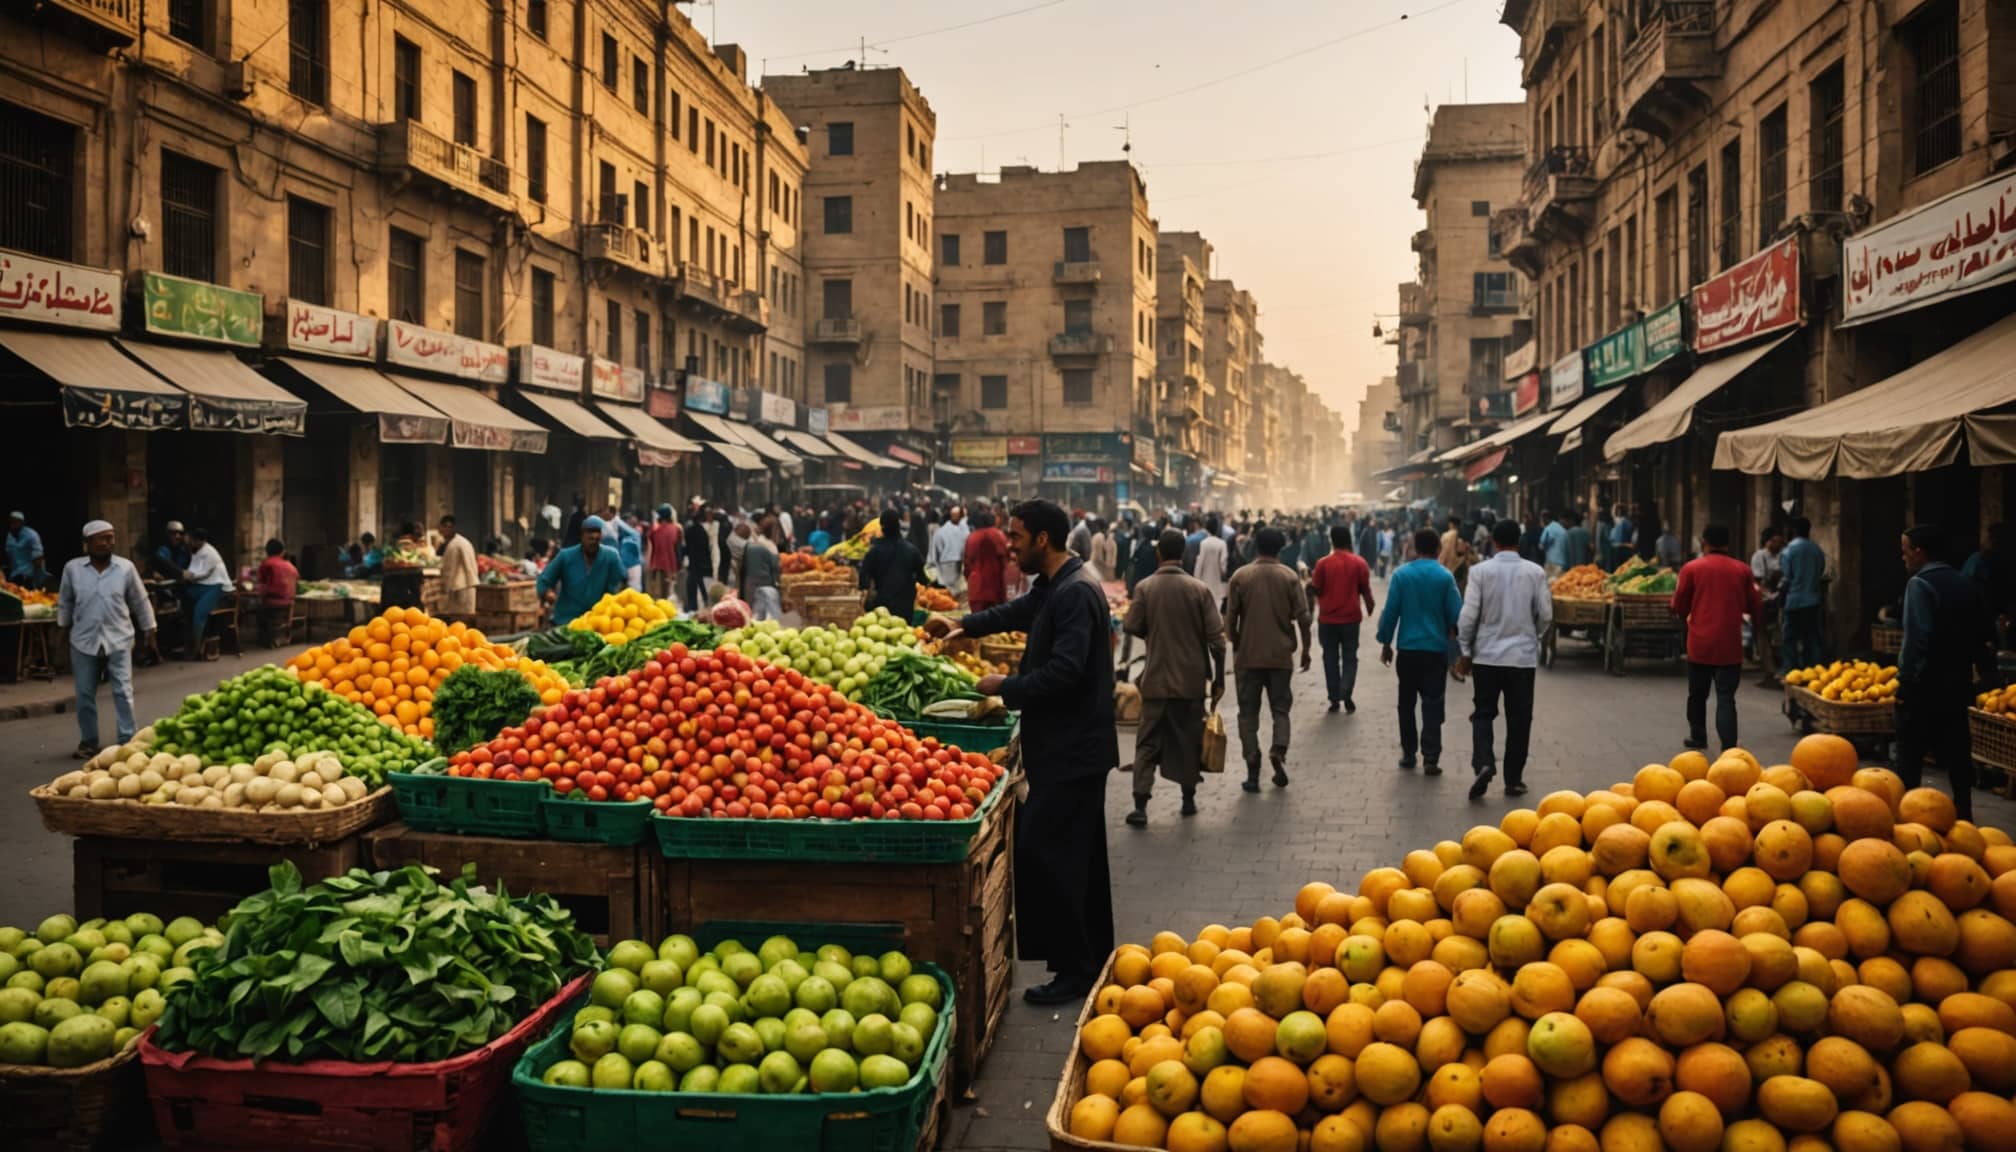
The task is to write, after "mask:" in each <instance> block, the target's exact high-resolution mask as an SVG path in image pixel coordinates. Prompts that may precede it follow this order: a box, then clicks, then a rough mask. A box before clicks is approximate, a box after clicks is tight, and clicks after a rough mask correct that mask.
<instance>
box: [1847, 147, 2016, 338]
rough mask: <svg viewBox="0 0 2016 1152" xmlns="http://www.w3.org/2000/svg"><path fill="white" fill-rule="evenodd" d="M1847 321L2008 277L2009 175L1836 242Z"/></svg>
mask: <svg viewBox="0 0 2016 1152" xmlns="http://www.w3.org/2000/svg"><path fill="white" fill-rule="evenodd" d="M1841 266H1842V268H1843V269H1844V270H1845V271H1846V272H1847V278H1848V290H1847V295H1846V296H1844V297H1843V298H1842V301H1841V315H1842V318H1843V319H1844V320H1845V321H1847V322H1848V323H1855V322H1857V321H1861V320H1872V319H1875V318H1876V317H1878V316H1887V315H1890V314H1893V313H1897V312H1908V311H1910V310H1911V309H1913V308H1919V307H1923V306H1924V305H1926V304H1929V303H1931V302H1933V301H1935V300H1938V299H1940V298H1942V297H1948V296H1958V295H1960V294H1962V293H1966V292H1973V291H1976V290H1978V289H1982V288H1987V287H1989V286H1991V285H1994V284H2000V283H2002V282H2003V281H2005V280H2008V279H2010V278H2011V277H2016V173H2006V172H2005V173H2003V174H2002V175H1999V176H1996V177H1994V178H1992V179H1989V180H1986V181H1983V182H1982V183H1980V184H1976V185H1974V186H1973V187H1972V188H1963V189H1961V190H1960V191H1958V192H1955V193H1953V194H1952V195H1950V196H1946V197H1944V198H1942V199H1938V200H1934V201H1933V202H1932V203H1930V204H1927V205H1925V206H1924V207H1923V208H1919V209H1916V210H1914V211H1912V212H1908V213H1906V214H1905V215H1903V216H1899V217H1897V218H1896V219H1894V220H1891V221H1889V222H1888V223H1886V224H1883V225H1882V226H1880V227H1877V228H1872V229H1870V230H1869V231H1867V232H1865V233H1862V234H1861V235H1859V236H1850V237H1848V238H1847V239H1846V240H1843V241H1842V242H1841Z"/></svg>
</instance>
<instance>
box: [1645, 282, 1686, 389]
mask: <svg viewBox="0 0 2016 1152" xmlns="http://www.w3.org/2000/svg"><path fill="white" fill-rule="evenodd" d="M1639 327H1641V328H1643V329H1644V330H1645V331H1644V336H1643V337H1642V338H1641V340H1640V344H1639V353H1638V355H1639V360H1640V366H1641V367H1642V368H1643V369H1644V370H1645V371H1648V372H1649V371H1651V370H1652V369H1654V368H1657V367H1658V366H1659V365H1661V364H1664V363H1665V362H1666V361H1668V360H1671V359H1672V358H1673V357H1675V356H1678V355H1679V354H1680V352H1681V350H1682V349H1684V348H1686V347H1687V301H1686V298H1685V297H1682V298H1681V299H1679V300H1675V301H1673V302H1672V303H1671V304H1668V305H1666V306H1665V307H1664V308H1661V309H1659V310H1658V311H1657V312H1654V313H1652V314H1651V315H1650V316H1647V317H1645V319H1644V320H1643V321H1642V322H1641V323H1640V324H1639Z"/></svg>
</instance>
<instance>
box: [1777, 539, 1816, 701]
mask: <svg viewBox="0 0 2016 1152" xmlns="http://www.w3.org/2000/svg"><path fill="white" fill-rule="evenodd" d="M1778 571H1779V574H1780V576H1779V578H1780V580H1781V581H1782V583H1783V586H1784V589H1785V607H1784V621H1783V630H1784V640H1783V642H1782V643H1783V649H1784V650H1783V652H1782V653H1781V655H1780V659H1779V664H1780V666H1781V667H1783V668H1784V669H1785V670H1786V671H1788V672H1790V671H1795V670H1797V669H1800V668H1811V667H1812V666H1813V665H1815V664H1820V663H1824V662H1825V661H1826V659H1827V653H1826V649H1825V647H1824V646H1823V645H1822V644H1821V642H1820V631H1821V621H1820V616H1821V612H1822V611H1823V609H1824V605H1823V604H1822V602H1821V599H1820V581H1821V578H1822V577H1824V576H1825V575H1826V574H1827V553H1825V552H1823V551H1821V549H1820V545H1818V544H1815V543H1814V542H1813V522H1812V521H1811V520H1808V519H1807V518H1806V517H1804V516H1794V517H1793V518H1792V539H1791V540H1790V541H1789V542H1787V543H1786V545H1785V550H1784V551H1783V552H1780V553H1779V554H1778Z"/></svg>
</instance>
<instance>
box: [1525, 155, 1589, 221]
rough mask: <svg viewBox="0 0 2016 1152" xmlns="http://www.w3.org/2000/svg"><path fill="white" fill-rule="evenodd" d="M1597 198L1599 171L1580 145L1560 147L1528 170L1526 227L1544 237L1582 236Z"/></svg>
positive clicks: (1542, 156) (1543, 156) (1541, 156)
mask: <svg viewBox="0 0 2016 1152" xmlns="http://www.w3.org/2000/svg"><path fill="white" fill-rule="evenodd" d="M1595 198H1596V169H1595V165H1594V164H1592V163H1591V162H1590V158H1589V150H1588V149H1587V148H1584V147H1582V146H1581V145H1580V144H1557V145H1555V146H1554V147H1552V148H1549V149H1547V151H1545V152H1543V153H1541V154H1540V158H1539V159H1538V160H1536V161H1534V163H1533V166H1532V167H1531V168H1528V169H1527V170H1526V185H1525V193H1524V195H1523V196H1522V197H1521V199H1522V200H1524V201H1525V204H1526V226H1527V228H1529V229H1530V230H1532V231H1534V232H1537V233H1539V234H1540V235H1541V236H1542V237H1543V238H1548V237H1553V236H1566V235H1570V234H1580V232H1581V231H1582V229H1583V227H1584V226H1585V225H1586V224H1587V219H1586V217H1585V215H1584V207H1583V206H1584V205H1585V204H1587V203H1588V202H1589V201H1591V200H1594V199H1595Z"/></svg>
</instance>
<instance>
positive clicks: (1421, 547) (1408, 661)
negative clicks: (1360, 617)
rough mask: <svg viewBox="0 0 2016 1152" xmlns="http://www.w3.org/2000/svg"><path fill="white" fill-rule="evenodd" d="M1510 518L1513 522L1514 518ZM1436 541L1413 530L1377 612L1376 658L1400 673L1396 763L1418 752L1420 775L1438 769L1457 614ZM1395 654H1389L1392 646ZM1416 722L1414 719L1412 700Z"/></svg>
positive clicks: (1410, 764)
mask: <svg viewBox="0 0 2016 1152" xmlns="http://www.w3.org/2000/svg"><path fill="white" fill-rule="evenodd" d="M1513 523H1515V524H1516V523H1517V521H1514V522H1513ZM1441 550H1442V541H1441V539H1440V538H1439V537H1438V536H1436V535H1435V530H1434V529H1433V528H1423V529H1421V530H1420V531H1418V532H1416V533H1414V558H1413V559H1412V560H1409V561H1408V562H1407V563H1405V564H1402V565H1401V566H1400V567H1399V568H1397V569H1395V570H1394V572H1393V577H1392V579H1391V580H1390V581H1389V582H1388V583H1387V585H1386V608H1385V610H1384V611H1382V612H1380V613H1379V632H1378V636H1379V662H1380V663H1381V664H1385V665H1388V666H1391V667H1393V668H1394V670H1395V671H1396V672H1397V673H1398V674H1399V677H1400V767H1401V769H1402V770H1404V771H1410V772H1411V771H1413V769H1414V755H1415V752H1416V751H1417V749H1418V751H1419V752H1420V754H1421V770H1422V772H1423V773H1424V774H1425V775H1429V776H1440V775H1441V774H1442V708H1443V703H1444V699H1445V697H1446V696H1447V694H1448V690H1449V684H1448V678H1449V672H1450V669H1449V642H1450V640H1451V638H1452V637H1454V636H1455V635H1456V621H1457V619H1458V618H1459V617H1461V615H1462V614H1463V596H1462V594H1461V593H1459V592H1457V591H1456V577H1455V576H1453V575H1451V574H1450V572H1449V570H1448V569H1447V568H1444V567H1443V566H1442V564H1441V561H1440V554H1441ZM1396 643H1397V644H1398V645H1399V654H1398V656H1397V657H1396V656H1395V654H1394V645H1395V644H1396ZM1417 699H1418V700H1419V701H1420V702H1421V723H1420V728H1419V729H1418V730H1417V729H1416V728H1415V723H1414V702H1415V701H1416V700H1417Z"/></svg>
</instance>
